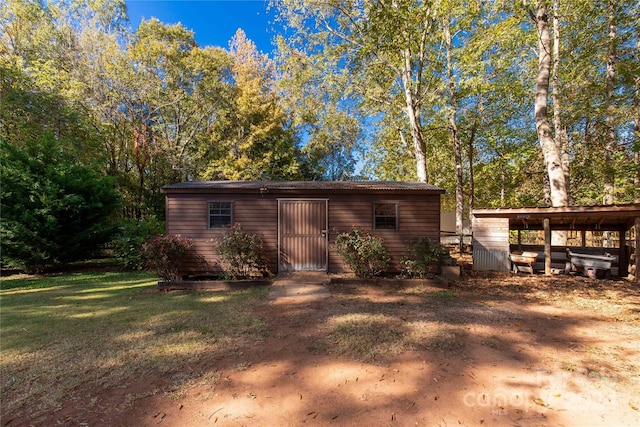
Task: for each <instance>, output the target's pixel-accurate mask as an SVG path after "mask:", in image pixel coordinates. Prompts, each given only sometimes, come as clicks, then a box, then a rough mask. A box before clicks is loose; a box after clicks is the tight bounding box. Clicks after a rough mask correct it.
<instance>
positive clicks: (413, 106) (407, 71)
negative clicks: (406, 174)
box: [402, 49, 429, 182]
mask: <svg viewBox="0 0 640 427" xmlns="http://www.w3.org/2000/svg"><path fill="white" fill-rule="evenodd" d="M402 55H403V58H404V63H403V65H402V85H403V87H404V98H405V102H406V109H405V111H406V113H407V118H408V119H409V125H410V127H411V139H412V140H413V152H414V156H415V161H416V173H417V175H418V181H420V182H428V181H429V176H428V175H427V156H426V154H425V152H426V150H427V147H426V144H425V142H424V137H423V135H422V123H421V122H420V105H419V102H418V101H417V98H416V96H415V95H414V93H413V91H412V88H411V84H412V79H411V52H409V50H408V49H405V50H403V51H402Z"/></svg>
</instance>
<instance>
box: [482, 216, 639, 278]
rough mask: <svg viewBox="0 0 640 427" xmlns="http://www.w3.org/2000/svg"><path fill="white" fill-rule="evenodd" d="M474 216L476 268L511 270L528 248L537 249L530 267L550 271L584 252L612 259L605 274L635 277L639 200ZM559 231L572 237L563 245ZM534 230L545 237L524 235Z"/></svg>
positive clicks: (564, 266) (563, 265)
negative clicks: (556, 242)
mask: <svg viewBox="0 0 640 427" xmlns="http://www.w3.org/2000/svg"><path fill="white" fill-rule="evenodd" d="M472 216H473V217H472V228H473V267H474V269H475V270H479V271H483V270H493V271H509V270H510V269H512V267H513V263H514V262H513V261H514V259H518V260H520V259H522V260H523V259H524V258H526V255H527V253H528V254H537V256H535V257H534V259H533V260H532V261H531V262H530V264H531V265H529V267H530V268H531V269H532V270H538V271H544V272H545V273H546V274H551V273H552V272H553V271H558V270H560V271H564V270H565V269H566V268H567V267H570V266H572V264H575V262H573V261H575V260H572V259H571V257H572V256H575V257H577V256H580V255H584V256H586V257H587V258H590V259H600V258H602V260H608V259H609V258H611V259H614V260H615V261H613V263H612V265H611V267H610V271H608V272H607V273H613V274H614V275H620V276H627V275H628V274H632V275H635V276H637V272H636V268H637V265H638V258H639V257H640V254H639V253H638V250H637V249H636V248H637V247H638V246H639V244H638V242H639V241H640V238H639V228H640V204H639V203H631V204H625V205H610V206H568V207H547V208H502V209H474V210H473V215H472ZM632 229H635V230H632ZM556 231H562V232H565V233H566V236H568V239H567V243H566V244H565V245H557V246H556V245H553V241H552V233H554V232H556ZM633 231H635V233H634V232H633ZM532 232H533V234H534V235H538V236H541V237H542V239H538V240H540V241H539V242H536V241H531V240H530V239H528V238H527V236H526V235H527V234H531V233H532ZM533 240H535V239H533ZM567 249H568V250H567ZM523 253H524V254H523ZM514 254H516V256H517V257H518V258H516V257H514ZM523 255H525V256H524V257H523Z"/></svg>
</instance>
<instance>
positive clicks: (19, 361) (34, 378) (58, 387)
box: [0, 272, 268, 420]
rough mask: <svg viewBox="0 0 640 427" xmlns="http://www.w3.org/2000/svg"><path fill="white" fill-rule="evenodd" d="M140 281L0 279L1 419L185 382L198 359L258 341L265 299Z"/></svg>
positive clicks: (134, 276) (126, 277)
mask: <svg viewBox="0 0 640 427" xmlns="http://www.w3.org/2000/svg"><path fill="white" fill-rule="evenodd" d="M156 284H157V278H156V277H154V276H152V275H150V274H149V273H146V272H127V273H122V272H119V273H117V272H98V273H89V272H88V273H75V274H63V275H52V276H25V275H21V276H10V277H6V278H2V279H1V280H0V296H1V298H2V311H1V312H0V322H1V324H2V353H1V355H0V373H1V377H2V378H3V390H2V394H3V396H2V400H3V413H4V414H6V415H7V418H8V419H9V418H13V417H16V416H18V417H23V419H25V420H27V419H29V417H31V419H34V418H33V417H37V416H38V414H41V413H43V412H44V411H47V410H51V409H54V408H57V407H59V406H60V405H61V404H62V402H63V401H64V400H66V399H69V397H70V395H73V393H83V394H89V395H90V394H92V393H94V394H97V393H98V392H99V391H100V390H103V389H109V388H114V387H127V385H129V384H131V383H132V382H134V381H136V380H139V379H141V378H144V377H145V376H148V375H152V374H158V373H159V374H162V375H167V376H169V377H172V378H177V381H181V382H184V381H185V379H184V378H182V377H183V375H181V374H180V372H181V370H183V369H184V368H185V366H189V364H194V363H196V362H198V361H199V360H201V359H202V358H203V357H204V355H205V354H206V355H210V354H212V353H213V354H215V353H217V352H220V353H222V352H225V351H229V350H232V351H233V350H238V349H240V348H242V347H243V346H244V345H245V344H247V343H248V342H255V341H260V340H263V339H264V338H265V337H266V335H267V332H268V331H267V329H268V328H267V326H266V325H265V324H264V322H262V321H261V320H260V319H258V318H256V317H254V316H252V315H251V313H252V308H253V307H255V306H256V305H257V304H260V303H262V302H263V301H264V300H265V298H266V292H267V290H266V289H264V288H254V289H250V290H246V291H237V292H220V293H215V294H213V293H211V292H173V293H161V292H157V291H156V290H155V286H156Z"/></svg>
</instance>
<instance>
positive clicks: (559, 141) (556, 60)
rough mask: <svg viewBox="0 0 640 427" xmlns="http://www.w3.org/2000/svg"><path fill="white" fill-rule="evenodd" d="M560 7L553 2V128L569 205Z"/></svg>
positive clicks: (567, 142)
mask: <svg viewBox="0 0 640 427" xmlns="http://www.w3.org/2000/svg"><path fill="white" fill-rule="evenodd" d="M559 9H560V7H559V5H558V0H554V2H553V71H552V73H551V74H552V77H551V80H552V82H553V91H552V92H551V97H552V100H553V128H554V130H555V140H556V146H557V149H558V151H559V152H560V159H561V162H562V172H563V173H564V184H565V187H566V192H567V203H568V204H572V203H571V189H570V187H569V183H570V180H569V164H570V160H569V152H568V145H569V138H568V137H567V129H566V128H565V127H564V126H563V125H562V104H561V100H560V99H561V95H562V93H561V92H562V89H561V87H560V77H559V76H558V73H559V72H560V18H559V14H560V10H559Z"/></svg>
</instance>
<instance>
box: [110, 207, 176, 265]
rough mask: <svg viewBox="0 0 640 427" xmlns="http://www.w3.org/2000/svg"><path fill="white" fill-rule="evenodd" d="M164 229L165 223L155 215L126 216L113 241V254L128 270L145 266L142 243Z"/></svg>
mask: <svg viewBox="0 0 640 427" xmlns="http://www.w3.org/2000/svg"><path fill="white" fill-rule="evenodd" d="M163 231H164V223H163V222H162V221H160V220H159V219H158V218H156V217H155V216H151V217H149V218H146V219H135V218H125V219H123V220H122V221H121V222H120V226H119V227H118V232H117V233H116V235H115V237H114V239H113V241H112V242H111V249H112V250H113V256H114V258H116V259H117V260H118V263H119V264H120V265H121V266H122V267H124V268H126V269H128V270H141V269H142V268H144V258H143V257H142V252H141V249H142V245H143V244H144V242H145V241H147V240H148V239H150V238H151V237H153V236H157V235H158V234H161V233H162V232H163Z"/></svg>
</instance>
